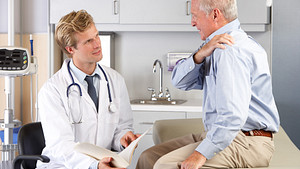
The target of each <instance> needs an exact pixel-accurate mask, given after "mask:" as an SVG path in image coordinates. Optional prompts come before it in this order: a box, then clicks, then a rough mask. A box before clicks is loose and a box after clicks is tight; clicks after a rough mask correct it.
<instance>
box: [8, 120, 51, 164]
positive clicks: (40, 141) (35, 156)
mask: <svg viewBox="0 0 300 169" xmlns="http://www.w3.org/2000/svg"><path fill="white" fill-rule="evenodd" d="M44 147H45V138H44V133H43V130H42V125H41V123H40V122H35V123H29V124H26V125H24V126H22V127H21V129H20V131H19V134H18V148H19V156H17V157H16V158H15V159H14V162H13V165H14V169H21V165H22V167H23V169H35V168H36V162H37V160H40V161H42V162H49V161H50V159H49V158H48V157H47V156H44V155H41V153H42V150H43V149H44Z"/></svg>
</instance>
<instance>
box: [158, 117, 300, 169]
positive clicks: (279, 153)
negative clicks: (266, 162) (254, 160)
mask: <svg viewBox="0 0 300 169" xmlns="http://www.w3.org/2000/svg"><path fill="white" fill-rule="evenodd" d="M201 131H204V127H203V123H202V119H174V120H158V121H156V122H155V123H154V126H153V141H154V143H155V144H159V143H162V142H165V141H167V140H170V139H172V138H176V137H180V136H183V135H186V134H189V133H199V132H201ZM274 142H275V153H274V155H273V157H272V160H271V163H270V166H269V167H265V168H259V169H300V151H299V149H298V148H297V147H296V146H295V145H294V143H293V142H292V141H291V140H290V138H289V137H288V135H287V134H286V133H285V131H284V130H283V128H282V127H280V129H279V132H278V133H276V134H275V135H274Z"/></svg>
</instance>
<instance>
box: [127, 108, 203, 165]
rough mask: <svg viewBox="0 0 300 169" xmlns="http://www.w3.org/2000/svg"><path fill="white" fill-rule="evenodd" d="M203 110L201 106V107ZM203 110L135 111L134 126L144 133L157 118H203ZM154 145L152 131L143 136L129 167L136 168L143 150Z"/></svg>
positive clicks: (136, 130)
mask: <svg viewBox="0 0 300 169" xmlns="http://www.w3.org/2000/svg"><path fill="white" fill-rule="evenodd" d="M199 110H201V108H199ZM201 117H202V113H201V112H184V111H142V110H141V111H139V110H135V111H133V121H134V122H133V128H134V130H135V133H139V134H141V133H143V132H145V131H146V130H147V129H149V128H150V127H152V126H153V124H154V122H155V121H156V120H162V119H185V118H201ZM153 145H154V143H153V138H152V131H150V132H149V133H147V135H145V136H144V138H142V140H141V141H140V142H139V144H138V147H137V149H136V150H135V152H134V156H133V159H132V162H131V165H130V166H129V167H128V169H134V168H135V166H136V163H137V161H138V158H139V156H140V155H141V154H142V152H143V151H145V150H146V149H148V148H150V147H152V146H153Z"/></svg>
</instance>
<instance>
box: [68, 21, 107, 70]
mask: <svg viewBox="0 0 300 169" xmlns="http://www.w3.org/2000/svg"><path fill="white" fill-rule="evenodd" d="M74 36H75V38H76V40H77V45H76V48H75V47H72V49H71V52H70V53H71V55H72V59H73V61H74V64H75V65H76V66H77V67H79V68H80V67H81V66H82V65H89V64H95V63H96V62H99V61H100V60H101V59H102V57H103V56H102V48H101V41H100V38H99V34H98V30H97V29H96V27H95V25H94V24H93V25H91V26H90V28H88V29H87V30H86V31H84V32H76V33H75V34H74Z"/></svg>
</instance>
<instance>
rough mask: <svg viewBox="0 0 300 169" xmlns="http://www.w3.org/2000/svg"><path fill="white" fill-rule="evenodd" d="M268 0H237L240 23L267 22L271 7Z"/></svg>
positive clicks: (269, 20)
mask: <svg viewBox="0 0 300 169" xmlns="http://www.w3.org/2000/svg"><path fill="white" fill-rule="evenodd" d="M267 1H268V0H237V6H238V18H239V20H240V22H241V24H246V25H247V24H269V23H270V22H271V7H270V6H268V5H267Z"/></svg>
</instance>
